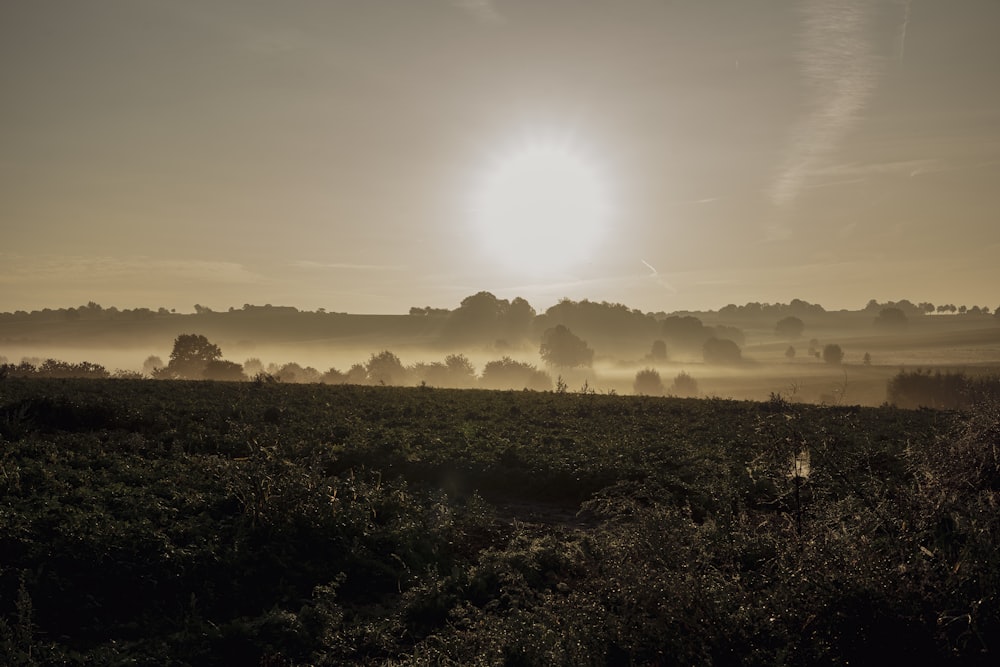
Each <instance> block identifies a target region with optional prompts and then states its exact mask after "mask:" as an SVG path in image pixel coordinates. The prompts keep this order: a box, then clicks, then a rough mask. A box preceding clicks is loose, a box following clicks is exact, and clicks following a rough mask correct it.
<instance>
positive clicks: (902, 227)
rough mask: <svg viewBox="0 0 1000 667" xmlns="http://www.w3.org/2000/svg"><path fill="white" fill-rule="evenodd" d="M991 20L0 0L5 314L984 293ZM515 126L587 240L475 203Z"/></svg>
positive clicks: (462, 3) (825, 3)
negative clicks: (556, 158) (556, 174)
mask: <svg viewBox="0 0 1000 667" xmlns="http://www.w3.org/2000/svg"><path fill="white" fill-rule="evenodd" d="M998 31H1000V2H998V1H997V0H912V1H910V2H906V1H905V0H675V1H670V0H659V1H654V0H614V1H611V0H607V1H604V2H600V1H596V0H593V1H584V0H579V1H570V0H561V1H551V2H547V1H544V0H492V1H491V0H396V1H389V0H384V1H380V0H358V1H353V2H350V1H338V0H314V1H299V0H284V1H282V2H277V1H274V0H268V1H264V0H259V1H251V0H62V1H58V0H4V2H2V3H0V91H2V103H0V225H2V227H0V310H13V309H28V310H30V309H35V308H42V307H62V306H71V305H79V304H81V303H85V302H87V301H90V300H94V301H97V302H99V303H101V304H103V305H105V306H111V305H115V306H118V307H134V306H150V307H158V306H167V307H175V308H177V309H178V310H191V306H192V305H193V304H194V303H201V304H204V305H207V306H210V307H212V308H216V309H223V308H227V307H229V306H237V307H239V306H242V304H244V303H255V304H263V303H273V304H275V305H279V304H280V305H293V306H298V307H300V308H307V309H313V308H317V307H324V308H326V309H328V310H331V311H347V312H375V313H379V312H381V313H392V312H406V310H407V309H408V308H409V307H410V306H413V305H420V306H423V305H432V306H436V307H454V306H456V305H457V304H458V302H459V301H460V300H461V298H463V297H464V296H467V295H469V294H472V293H475V292H477V291H480V290H489V291H492V292H494V293H495V294H497V295H498V296H501V297H506V298H512V297H514V296H517V295H521V296H524V297H525V298H527V299H528V300H529V301H530V302H531V303H532V304H533V305H535V306H536V307H537V308H539V309H540V310H541V309H544V308H546V307H548V306H550V305H552V304H553V303H555V302H556V301H557V300H558V299H559V298H560V297H563V296H568V297H570V298H574V299H579V298H584V297H587V298H591V299H596V300H608V301H618V302H623V303H626V304H628V305H630V306H633V307H638V308H642V309H644V310H666V311H672V310H678V309H698V308H706V309H707V308H718V307H721V306H724V305H726V304H727V303H745V302H747V301H768V302H775V301H782V302H787V301H789V300H791V299H792V298H801V299H805V300H807V301H812V302H818V303H821V304H823V305H824V306H826V307H828V308H842V307H847V308H859V307H862V306H863V305H864V304H865V303H866V302H867V301H868V299H871V298H876V299H879V300H889V299H893V300H898V299H902V298H908V299H911V300H913V301H924V300H927V301H932V302H934V303H942V302H954V303H958V304H961V303H965V304H968V305H970V306H972V305H979V306H989V307H990V308H995V307H997V306H998V305H1000V289H998V287H1000V35H998ZM532 146H534V147H538V146H542V147H550V148H552V150H553V151H555V152H557V153H559V154H560V155H563V156H564V157H565V156H570V157H567V159H570V160H575V161H576V163H577V164H578V165H579V166H580V168H581V169H583V170H585V171H586V172H587V173H588V174H590V177H591V178H592V179H594V180H593V182H594V183H597V184H598V186H595V187H594V188H591V187H589V186H585V185H574V184H573V183H572V182H571V183H568V184H556V185H553V186H552V187H551V188H550V187H549V185H550V183H549V180H548V179H547V178H544V177H535V176H530V175H529V176H528V177H527V178H528V180H532V181H535V182H537V185H538V187H539V188H547V189H546V192H548V191H550V190H551V191H555V192H556V193H557V194H561V196H566V193H565V190H566V189H569V190H570V191H572V190H573V189H574V187H575V188H576V190H577V191H578V192H580V195H581V197H580V198H578V199H576V200H575V201H576V204H577V208H585V207H586V208H587V210H590V208H593V207H595V206H596V207H603V208H604V210H603V214H602V217H600V219H599V220H598V221H597V222H594V221H590V222H589V223H587V224H588V225H589V226H588V227H587V230H586V231H583V232H581V234H583V235H584V236H582V238H583V240H584V241H586V243H583V244H582V245H581V244H574V243H573V241H572V240H567V239H566V238H565V237H567V236H571V235H574V233H575V232H574V229H573V227H572V225H574V224H578V222H577V223H575V222H574V221H570V220H566V219H559V220H553V222H552V227H551V228H550V227H548V226H547V225H543V224H541V223H540V222H539V221H537V220H532V219H531V218H530V215H529V216H528V218H527V219H528V221H529V222H528V223H527V226H528V229H527V230H525V229H524V225H521V228H520V230H519V232H518V233H522V234H523V233H526V232H529V233H530V232H532V231H534V230H537V235H538V238H539V239H540V241H541V242H542V244H543V246H542V249H543V250H544V251H545V253H546V256H547V257H551V258H552V261H551V262H546V261H545V260H544V259H541V258H540V256H539V254H538V252H536V250H535V249H531V250H530V251H529V250H528V249H525V252H524V254H521V253H519V252H517V251H516V250H511V248H510V247H509V246H510V244H506V245H505V244H503V243H501V242H500V241H501V240H502V238H501V236H498V234H500V233H501V232H503V231H504V230H503V229H500V228H499V227H498V226H499V225H502V224H503V223H502V222H498V220H499V216H500V214H499V213H498V214H497V215H495V216H493V217H490V218H488V219H489V220H491V221H492V222H488V223H484V222H483V220H484V218H483V217H482V216H481V213H482V209H483V208H484V206H485V207H490V206H493V205H494V204H495V203H496V202H495V201H492V202H491V201H487V203H486V204H484V203H483V200H484V197H486V195H484V194H483V193H484V192H485V191H486V190H487V185H485V184H486V183H489V182H490V181H489V179H490V177H491V176H490V175H491V174H495V173H496V171H497V170H498V169H499V168H500V167H499V166H498V165H504V164H511V163H512V162H511V161H513V164H515V165H516V164H520V163H518V162H517V159H516V157H517V156H519V155H523V154H524V152H525V151H530V150H531V147H532ZM517 187H522V188H523V187H524V186H517ZM559 188H562V190H561V191H560V190H559ZM591 190H594V191H598V190H599V191H600V193H601V194H600V196H599V198H596V199H595V198H594V197H589V198H588V196H585V195H588V193H589V192H590V191H591ZM539 196H541V195H539ZM543 199H544V197H543ZM532 201H534V200H532ZM545 202H546V203H545V205H546V206H550V205H551V208H546V209H545V210H546V211H547V212H548V213H549V214H551V215H550V217H552V218H560V217H567V216H565V215H563V216H560V214H561V213H565V212H566V211H570V212H571V213H572V215H570V216H569V217H574V216H575V215H576V209H574V208H573V207H572V206H570V205H569V204H564V203H562V202H559V201H552V202H550V201H548V200H545ZM581 202H582V203H581ZM535 203H537V201H536V202H535ZM515 204H516V205H515ZM529 204H531V201H529V202H528V203H527V204H523V205H522V204H521V203H520V202H514V203H513V204H511V206H512V208H510V209H508V208H504V207H501V210H502V212H503V214H504V215H512V214H511V213H510V212H509V211H518V210H522V209H523V208H524V207H526V206H529ZM517 206H522V209H518V208H517ZM567 207H569V208H567ZM581 215H582V216H584V217H585V216H586V211H583V212H581ZM477 216H479V217H477ZM487 224H489V225H492V226H493V228H491V229H488V230H487V229H485V228H484V225H487ZM516 224H517V223H512V225H514V226H516ZM579 224H582V223H579ZM595 225H596V226H597V227H599V229H595V228H594V227H595ZM513 228H514V227H513V226H512V227H511V229H513ZM582 228H583V227H579V229H582ZM514 238H515V239H516V238H517V237H514ZM560 238H562V239H563V240H565V241H566V242H567V246H566V247H565V248H563V247H561V245H560ZM515 245H516V244H515ZM564 251H565V252H564Z"/></svg>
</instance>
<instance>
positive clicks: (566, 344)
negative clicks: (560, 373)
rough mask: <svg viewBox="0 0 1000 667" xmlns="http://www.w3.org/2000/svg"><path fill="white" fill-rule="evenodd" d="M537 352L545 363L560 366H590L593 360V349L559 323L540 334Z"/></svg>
mask: <svg viewBox="0 0 1000 667" xmlns="http://www.w3.org/2000/svg"><path fill="white" fill-rule="evenodd" d="M538 353H539V355H541V357H542V359H544V360H545V363H547V364H549V365H551V366H558V367H560V368H573V367H576V366H590V365H591V364H592V363H593V361H594V351H593V350H592V349H590V348H589V347H587V342H586V341H584V340H582V339H581V338H579V337H578V336H576V335H574V334H573V332H572V331H570V330H569V329H567V328H566V327H565V326H563V325H561V324H558V325H556V326H554V327H552V328H551V329H547V330H546V331H545V333H544V334H542V344H541V347H539V349H538Z"/></svg>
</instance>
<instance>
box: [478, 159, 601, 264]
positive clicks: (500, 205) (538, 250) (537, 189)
mask: <svg viewBox="0 0 1000 667" xmlns="http://www.w3.org/2000/svg"><path fill="white" fill-rule="evenodd" d="M610 214H611V206H610V197H609V193H608V187H607V184H606V179H605V178H604V177H603V174H602V173H601V171H600V170H599V169H598V168H597V166H596V164H595V162H594V161H593V160H592V159H589V158H588V157H587V156H586V155H585V154H584V153H583V152H582V151H580V150H579V149H577V148H575V147H574V146H573V145H571V144H569V143H567V142H551V141H550V142H537V141H536V142H532V143H528V144H523V145H520V146H518V147H516V148H514V149H512V150H509V151H508V152H506V153H504V154H502V155H500V156H499V157H498V158H496V159H495V160H493V162H492V163H491V164H490V165H489V168H488V169H486V170H485V172H484V174H483V175H482V178H481V182H480V183H479V185H478V188H477V190H476V194H475V198H474V203H473V218H474V224H475V226H476V228H477V230H478V232H479V236H480V239H481V241H482V243H483V246H484V249H485V250H486V251H487V252H488V254H489V255H491V256H492V257H494V258H495V259H496V260H497V261H498V262H499V263H501V264H503V265H504V266H505V267H506V268H508V269H510V270H514V271H517V272H519V273H521V274H526V275H533V276H538V275H544V274H551V273H558V272H564V271H566V270H568V269H571V268H573V267H575V266H578V265H580V264H582V263H583V262H585V261H587V260H589V259H591V258H592V257H593V256H594V254H595V253H596V252H597V251H598V247H599V245H600V242H601V240H602V239H603V238H604V236H605V235H606V233H607V232H608V224H609V218H610Z"/></svg>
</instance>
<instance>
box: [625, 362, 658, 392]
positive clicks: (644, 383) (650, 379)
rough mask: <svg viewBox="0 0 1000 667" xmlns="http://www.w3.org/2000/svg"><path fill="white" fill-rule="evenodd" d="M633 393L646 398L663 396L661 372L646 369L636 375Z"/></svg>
mask: <svg viewBox="0 0 1000 667" xmlns="http://www.w3.org/2000/svg"><path fill="white" fill-rule="evenodd" d="M632 391H634V392H635V393H636V394H641V395H646V396H662V395H663V380H662V379H661V378H660V374H659V372H657V371H656V370H655V369H653V368H644V369H642V370H641V371H639V372H638V373H636V374H635V382H633V383H632Z"/></svg>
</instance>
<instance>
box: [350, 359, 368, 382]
mask: <svg viewBox="0 0 1000 667" xmlns="http://www.w3.org/2000/svg"><path fill="white" fill-rule="evenodd" d="M367 382H368V371H367V370H366V369H365V366H364V364H354V365H352V366H351V367H350V368H349V369H347V384H365V383H367Z"/></svg>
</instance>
